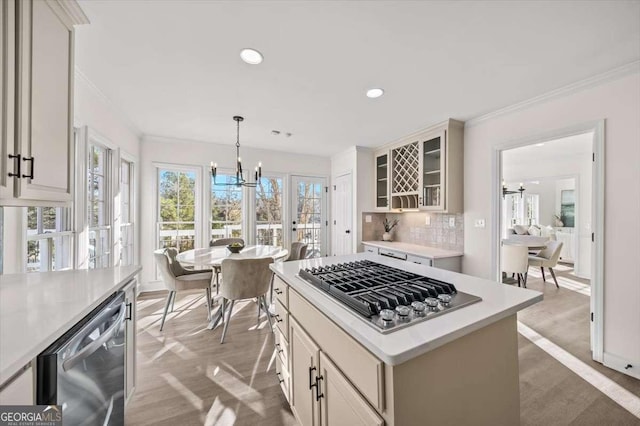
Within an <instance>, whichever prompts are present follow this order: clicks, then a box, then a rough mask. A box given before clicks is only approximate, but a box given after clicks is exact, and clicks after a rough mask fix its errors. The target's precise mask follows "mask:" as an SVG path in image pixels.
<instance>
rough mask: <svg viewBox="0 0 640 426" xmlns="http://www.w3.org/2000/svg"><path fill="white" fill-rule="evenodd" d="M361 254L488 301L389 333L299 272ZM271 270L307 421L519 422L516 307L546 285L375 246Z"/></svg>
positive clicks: (290, 387) (290, 384) (292, 383)
mask: <svg viewBox="0 0 640 426" xmlns="http://www.w3.org/2000/svg"><path fill="white" fill-rule="evenodd" d="M358 260H370V261H373V262H376V263H378V264H381V265H386V266H391V267H394V268H397V269H401V270H403V271H408V272H410V273H413V274H418V275H422V276H429V277H431V278H434V279H436V280H440V281H443V282H448V283H451V284H454V285H455V287H456V288H457V290H458V291H459V292H465V293H469V294H471V295H474V296H478V297H480V298H482V300H481V301H480V302H477V303H473V304H471V305H468V306H464V307H462V308H460V309H457V310H455V311H452V312H449V313H447V314H446V315H441V316H436V317H433V318H430V319H428V320H424V321H419V322H416V323H415V324H413V323H412V324H409V325H407V326H406V327H403V328H400V329H398V330H394V331H390V332H388V333H382V332H381V331H380V330H378V329H376V328H375V327H373V326H372V325H371V324H369V323H367V321H366V319H365V318H364V317H363V316H361V315H359V314H358V313H356V312H355V311H354V310H352V309H351V308H349V307H347V306H346V305H344V304H342V303H341V302H340V301H338V300H337V299H335V298H333V297H332V296H330V295H329V294H327V293H326V292H325V291H323V290H320V289H319V288H317V287H315V286H314V285H312V284H310V283H309V282H307V281H305V280H302V279H301V278H300V277H299V276H298V272H299V270H300V269H301V268H303V269H304V268H314V267H315V268H319V267H321V266H326V265H334V264H337V263H344V262H353V261H358ZM272 269H273V270H274V272H275V274H276V278H275V280H274V292H275V294H276V303H275V306H276V350H277V353H278V356H277V357H276V359H277V362H276V371H277V374H278V378H279V380H280V382H281V386H282V389H283V392H284V393H285V396H286V397H287V399H288V400H289V402H290V404H291V408H292V410H293V412H294V414H295V415H296V417H297V418H298V421H300V423H301V424H303V425H308V424H309V425H311V424H362V425H371V424H386V425H424V424H438V425H440V424H460V425H463V424H492V425H496V424H504V425H511V424H517V423H518V422H519V418H520V415H519V378H518V347H517V331H516V313H517V312H518V311H519V310H521V309H524V308H525V307H527V306H530V305H532V304H534V303H536V302H538V301H540V300H542V295H541V294H540V293H539V292H535V291H531V290H525V289H518V288H513V287H510V286H505V285H502V284H499V283H496V282H492V281H488V280H484V279H479V278H475V277H471V276H467V275H463V274H458V273H455V272H451V271H447V270H442V269H438V268H432V267H428V266H424V265H418V264H413V263H409V262H405V261H400V260H395V259H391V258H388V257H383V256H379V255H376V254H372V253H360V254H356V255H349V256H339V257H330V258H320V259H310V260H305V261H299V262H286V263H278V264H274V265H273V266H272ZM345 422H346V423H345Z"/></svg>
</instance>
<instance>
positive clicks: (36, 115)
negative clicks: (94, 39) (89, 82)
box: [0, 0, 88, 206]
mask: <svg viewBox="0 0 640 426" xmlns="http://www.w3.org/2000/svg"><path fill="white" fill-rule="evenodd" d="M1 13H2V20H3V21H2V23H3V25H2V35H1V37H2V46H1V48H2V49H3V55H2V58H3V59H2V67H1V70H2V83H3V85H2V86H3V89H2V90H3V91H2V110H0V114H1V115H2V141H1V142H2V160H1V161H0V163H1V164H0V171H2V178H1V179H0V205H17V206H21V205H22V206H26V205H65V204H68V203H70V202H71V201H72V200H73V177H74V161H73V160H74V137H73V76H74V61H73V51H74V48H73V40H74V31H73V26H74V25H76V24H83V23H88V20H87V19H86V16H85V15H84V14H83V13H82V11H81V9H80V8H79V6H78V5H77V4H76V3H75V2H69V1H62V0H60V1H51V0H46V1H41V0H22V1H17V0H2V12H1ZM5 23H6V24H10V25H5Z"/></svg>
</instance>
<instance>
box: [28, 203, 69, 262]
mask: <svg viewBox="0 0 640 426" xmlns="http://www.w3.org/2000/svg"><path fill="white" fill-rule="evenodd" d="M26 214H27V221H26V222H27V272H45V271H61V270H63V269H71V268H72V267H73V262H72V253H73V247H72V244H73V243H72V238H73V232H71V210H70V209H69V208H63V207H27V209H26Z"/></svg>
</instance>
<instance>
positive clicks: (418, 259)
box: [407, 254, 433, 266]
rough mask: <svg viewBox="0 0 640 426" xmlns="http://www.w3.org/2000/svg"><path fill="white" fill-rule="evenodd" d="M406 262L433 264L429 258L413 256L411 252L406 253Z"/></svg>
mask: <svg viewBox="0 0 640 426" xmlns="http://www.w3.org/2000/svg"><path fill="white" fill-rule="evenodd" d="M407 262H412V263H417V264H419V265H426V266H433V262H432V260H431V259H427V258H426V257H418V256H413V255H411V254H408V255H407Z"/></svg>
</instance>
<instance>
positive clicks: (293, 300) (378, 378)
mask: <svg viewBox="0 0 640 426" xmlns="http://www.w3.org/2000/svg"><path fill="white" fill-rule="evenodd" d="M289 307H290V309H291V315H292V316H293V318H295V320H296V321H297V322H298V323H299V324H300V326H302V328H304V329H305V330H306V332H307V333H308V334H309V336H311V338H312V339H313V340H314V341H315V342H316V343H317V344H318V346H319V347H320V350H321V351H322V352H325V353H326V354H327V355H328V356H329V357H330V358H331V359H332V360H333V361H334V362H335V364H336V365H337V366H338V368H339V369H340V370H342V372H343V373H344V375H345V376H346V377H347V378H348V379H349V380H350V381H351V383H353V385H354V386H355V387H356V388H357V389H358V390H359V391H360V393H362V395H364V397H365V398H367V400H368V401H369V402H370V403H371V405H373V406H374V407H376V408H377V409H378V410H379V411H382V410H383V409H384V363H383V362H382V361H380V360H379V359H377V358H376V357H375V356H373V355H372V354H371V353H370V352H369V351H367V350H366V349H365V348H363V347H362V346H360V344H359V343H358V342H356V341H355V340H354V339H353V338H352V337H350V336H349V335H348V334H347V333H345V332H344V331H343V330H342V329H341V328H340V327H338V326H337V325H336V324H334V323H333V322H332V321H331V320H330V319H329V318H327V317H325V316H324V315H323V314H322V313H321V312H320V311H319V310H317V309H316V308H315V307H313V306H312V305H311V304H310V303H309V302H307V301H306V300H305V299H304V298H303V297H302V296H300V295H299V294H298V293H296V292H295V291H294V290H291V291H290V293H289Z"/></svg>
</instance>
